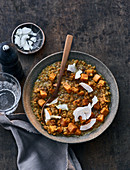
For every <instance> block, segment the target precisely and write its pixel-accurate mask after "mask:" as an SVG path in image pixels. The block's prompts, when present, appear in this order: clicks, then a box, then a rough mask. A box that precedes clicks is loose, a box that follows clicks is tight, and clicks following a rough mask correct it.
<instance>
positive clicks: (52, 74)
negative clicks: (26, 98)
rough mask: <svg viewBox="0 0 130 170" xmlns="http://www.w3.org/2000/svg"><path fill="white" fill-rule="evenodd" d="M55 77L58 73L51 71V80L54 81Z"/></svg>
mask: <svg viewBox="0 0 130 170" xmlns="http://www.w3.org/2000/svg"><path fill="white" fill-rule="evenodd" d="M55 77H56V74H55V73H51V74H50V75H49V80H51V81H53V80H55Z"/></svg>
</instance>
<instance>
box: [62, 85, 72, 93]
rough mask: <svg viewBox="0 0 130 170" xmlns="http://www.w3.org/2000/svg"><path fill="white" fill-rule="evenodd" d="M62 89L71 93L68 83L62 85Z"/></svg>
mask: <svg viewBox="0 0 130 170" xmlns="http://www.w3.org/2000/svg"><path fill="white" fill-rule="evenodd" d="M63 87H64V88H65V90H66V91H67V92H68V93H70V92H71V86H70V85H69V84H68V83H64V84H63Z"/></svg>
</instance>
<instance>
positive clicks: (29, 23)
mask: <svg viewBox="0 0 130 170" xmlns="http://www.w3.org/2000/svg"><path fill="white" fill-rule="evenodd" d="M24 25H33V26H35V27H37V28H38V29H39V30H40V31H41V33H42V35H43V41H42V45H41V46H40V47H39V48H38V49H36V50H34V51H23V50H20V49H19V48H18V47H17V45H16V44H15V43H14V33H15V32H16V30H17V29H18V28H20V27H22V26H24ZM11 42H12V43H13V44H14V45H15V46H16V48H17V50H18V51H19V52H21V53H22V54H34V53H36V52H38V51H39V50H40V49H41V48H42V47H43V45H44V43H45V33H44V32H43V30H42V29H41V27H39V26H38V25H37V24H35V23H32V22H25V23H22V24H19V25H18V26H17V27H15V29H14V30H13V32H12V35H11Z"/></svg>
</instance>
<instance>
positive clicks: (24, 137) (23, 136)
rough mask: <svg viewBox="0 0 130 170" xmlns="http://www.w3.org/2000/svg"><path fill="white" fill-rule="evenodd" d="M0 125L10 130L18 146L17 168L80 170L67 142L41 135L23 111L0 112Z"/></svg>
mask: <svg viewBox="0 0 130 170" xmlns="http://www.w3.org/2000/svg"><path fill="white" fill-rule="evenodd" d="M0 125H1V126H3V127H4V128H5V129H7V130H11V132H12V134H13V136H14V139H15V141H16V144H17V147H18V156H17V166H18V169H19V170H82V168H81V166H80V164H79V162H78V160H77V158H76V156H75V154H74V152H73V151H72V150H71V148H70V147H68V144H64V143H60V142H55V141H53V140H50V139H48V138H46V137H44V136H43V135H41V134H40V133H39V132H38V131H37V130H36V129H34V128H33V126H32V125H31V124H30V123H29V121H28V119H27V117H26V115H25V114H24V113H19V114H10V115H8V116H7V115H5V114H1V113H0Z"/></svg>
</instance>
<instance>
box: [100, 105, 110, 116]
mask: <svg viewBox="0 0 130 170" xmlns="http://www.w3.org/2000/svg"><path fill="white" fill-rule="evenodd" d="M100 113H101V114H103V115H104V116H107V114H108V113H109V110H108V108H107V107H103V109H102V110H101V111H100Z"/></svg>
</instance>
